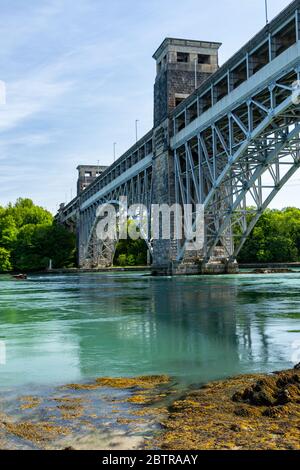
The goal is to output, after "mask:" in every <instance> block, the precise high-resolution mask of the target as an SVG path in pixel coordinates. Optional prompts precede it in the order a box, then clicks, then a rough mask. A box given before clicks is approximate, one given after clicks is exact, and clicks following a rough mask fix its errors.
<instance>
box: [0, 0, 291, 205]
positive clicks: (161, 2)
mask: <svg viewBox="0 0 300 470" xmlns="http://www.w3.org/2000/svg"><path fill="white" fill-rule="evenodd" d="M288 4H289V0H269V16H270V18H272V17H273V16H274V15H275V14H277V13H278V12H279V11H280V10H281V9H282V8H284V7H285V6H287V5H288ZM0 11H1V16H0V44H1V47H0V79H1V80H4V81H5V82H6V86H7V104H6V106H0V168H1V182H0V205H4V204H6V203H8V202H9V201H14V200H15V199H16V198H17V197H19V196H22V197H31V198H32V199H33V200H34V201H35V202H36V203H38V204H40V205H42V206H44V207H47V208H48V209H50V210H51V211H52V212H55V211H56V209H57V207H58V205H59V203H60V202H65V201H67V200H69V199H70V198H71V194H72V195H73V196H74V195H75V184H76V167H77V165H78V164H95V165H96V164H97V162H98V160H99V162H100V164H104V165H106V164H110V163H111V162H112V160H113V142H117V154H118V155H120V154H122V153H123V152H124V151H126V150H127V148H128V147H130V146H131V145H132V144H133V143H134V141H135V120H136V119H139V121H140V123H139V136H140V137H141V136H142V134H144V133H146V132H147V131H148V130H149V129H150V128H151V127H152V113H153V98H152V93H153V83H154V78H155V63H154V61H153V59H152V58H151V57H152V54H153V52H154V51H155V50H156V49H157V47H158V46H159V44H160V43H161V42H162V40H163V39H164V38H165V37H167V36H171V37H172V36H174V37H183V38H191V39H201V40H212V41H220V42H222V43H223V46H222V48H221V50H220V63H221V64H222V63H223V62H224V61H225V60H226V59H228V58H229V57H230V56H231V55H232V54H233V53H234V52H236V51H237V50H238V49H239V48H240V47H241V46H242V45H243V44H244V43H245V42H247V40H248V39H250V37H251V36H253V35H254V34H255V33H256V32H257V31H258V30H259V29H260V28H261V27H263V26H264V22H265V14H264V0H247V1H246V0H244V1H242V2H241V1H240V0H222V1H220V0H210V1H209V2H208V1H207V0H185V1H182V0H110V1H107V0H76V1H75V0H26V1H24V0H10V1H9V2H8V1H6V0H0ZM294 180H295V181H294V182H291V183H290V184H289V185H288V187H286V188H284V189H283V190H282V192H281V194H280V195H279V196H277V199H276V200H275V202H274V203H273V206H277V207H284V206H287V205H294V204H296V201H295V190H297V185H298V183H299V184H300V174H298V176H295V178H294Z"/></svg>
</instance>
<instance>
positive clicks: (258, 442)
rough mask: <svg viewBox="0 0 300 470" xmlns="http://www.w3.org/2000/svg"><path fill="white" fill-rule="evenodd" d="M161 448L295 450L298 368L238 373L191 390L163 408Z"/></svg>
mask: <svg viewBox="0 0 300 470" xmlns="http://www.w3.org/2000/svg"><path fill="white" fill-rule="evenodd" d="M162 425H163V428H164V429H163V432H162V433H161V434H160V436H159V437H158V439H156V440H155V442H154V443H153V444H154V445H155V446H157V447H158V448H160V449H163V450H199V449H201V450H299V449H300V371H299V370H296V369H294V370H289V371H283V372H276V373H274V374H272V375H265V374H259V375H244V376H239V377H234V378H231V379H228V380H223V381H219V382H213V383H210V384H208V385H205V386H204V387H202V388H201V389H197V390H193V391H191V392H189V393H187V394H186V395H185V397H183V398H182V399H180V400H178V401H175V402H174V403H173V404H172V406H171V407H170V408H169V414H168V418H167V419H166V420H165V421H164V422H163V423H162Z"/></svg>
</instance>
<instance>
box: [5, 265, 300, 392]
mask: <svg viewBox="0 0 300 470" xmlns="http://www.w3.org/2000/svg"><path fill="white" fill-rule="evenodd" d="M299 287H300V273H299V272H296V273H293V274H273V275H248V274H243V275H239V276H227V277H226V276H219V277H214V276H213V277H178V278H152V277H150V276H148V275H145V274H143V273H119V274H115V273H107V274H105V273H104V274H103V273H93V274H72V275H61V276H56V275H51V276H50V275H49V276H46V275H45V276H30V277H29V280H28V281H24V282H20V281H14V280H12V279H11V278H10V277H9V276H0V341H2V345H3V344H5V347H6V364H2V365H1V364H0V387H1V388H2V391H4V390H5V389H11V390H14V391H16V390H17V389H19V388H21V389H22V393H23V392H24V391H25V390H26V389H28V390H30V389H32V386H34V387H40V386H47V387H48V386H55V385H59V384H64V383H67V382H79V381H88V380H91V379H93V378H95V377H101V376H137V375H148V374H169V375H170V376H172V377H175V379H176V380H177V381H178V383H179V384H182V386H186V384H191V383H202V382H207V381H209V380H212V379H219V378H223V377H228V376H231V375H236V374H239V373H246V372H256V371H273V370H278V369H284V368H287V367H290V366H292V365H293V364H294V363H295V362H296V361H297V360H298V362H299V361H300V333H299V331H300V289H299ZM2 359H3V358H2Z"/></svg>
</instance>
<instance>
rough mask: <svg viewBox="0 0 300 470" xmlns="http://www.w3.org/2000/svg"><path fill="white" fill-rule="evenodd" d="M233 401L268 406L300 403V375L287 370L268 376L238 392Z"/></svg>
mask: <svg viewBox="0 0 300 470" xmlns="http://www.w3.org/2000/svg"><path fill="white" fill-rule="evenodd" d="M232 401H234V402H239V403H247V404H249V405H254V406H268V407H270V406H279V405H286V404H288V403H300V376H299V375H298V374H295V373H291V372H286V373H281V374H278V375H277V376H274V375H273V376H270V377H266V378H264V379H261V380H258V381H257V382H256V383H255V384H254V385H252V386H251V387H248V388H246V389H245V390H244V391H243V392H236V393H235V394H234V395H233V396H232Z"/></svg>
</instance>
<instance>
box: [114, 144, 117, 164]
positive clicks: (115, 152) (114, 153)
mask: <svg viewBox="0 0 300 470" xmlns="http://www.w3.org/2000/svg"><path fill="white" fill-rule="evenodd" d="M116 146H117V142H114V162H115V161H116Z"/></svg>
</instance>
